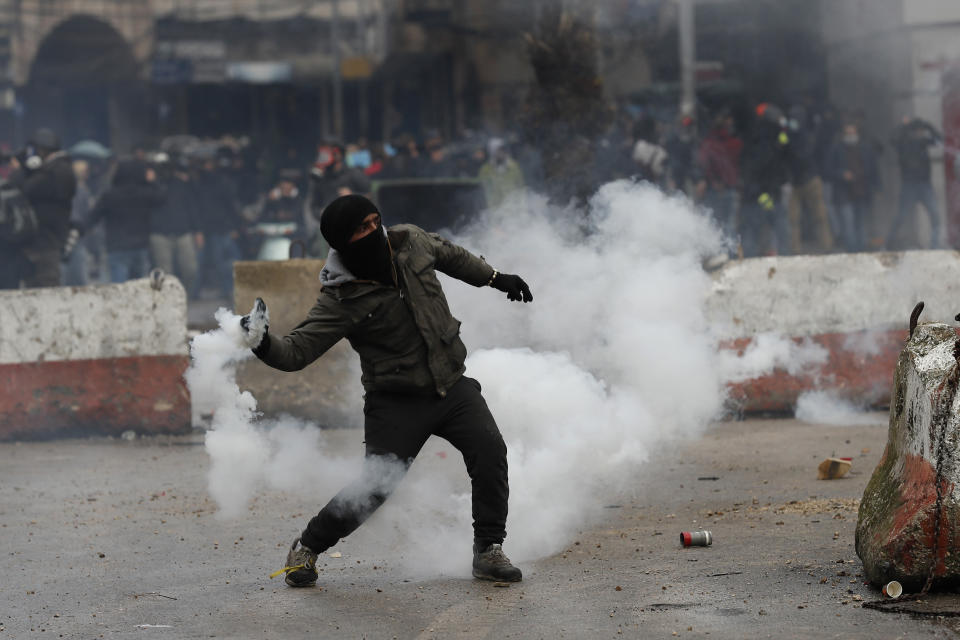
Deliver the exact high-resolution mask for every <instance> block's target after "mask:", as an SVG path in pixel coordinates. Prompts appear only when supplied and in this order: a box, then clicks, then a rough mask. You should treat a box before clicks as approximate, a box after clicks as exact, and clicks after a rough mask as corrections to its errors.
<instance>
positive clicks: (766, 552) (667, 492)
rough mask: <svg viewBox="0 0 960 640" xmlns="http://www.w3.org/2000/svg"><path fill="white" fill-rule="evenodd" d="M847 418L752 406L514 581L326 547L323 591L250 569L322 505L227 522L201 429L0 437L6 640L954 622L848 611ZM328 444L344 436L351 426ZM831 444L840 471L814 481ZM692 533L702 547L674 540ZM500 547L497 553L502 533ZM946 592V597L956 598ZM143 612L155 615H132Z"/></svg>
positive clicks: (866, 465) (853, 574)
mask: <svg viewBox="0 0 960 640" xmlns="http://www.w3.org/2000/svg"><path fill="white" fill-rule="evenodd" d="M877 418H878V421H877V424H876V425H874V426H861V427H831V426H822V425H809V424H803V423H799V422H797V421H794V420H749V421H744V422H731V423H722V424H718V425H715V426H714V427H713V428H712V429H711V430H710V431H709V432H708V434H707V435H706V436H704V437H702V438H700V439H698V440H696V441H692V442H688V443H686V444H684V445H683V446H678V447H676V448H673V449H670V450H665V451H662V452H661V453H660V455H658V456H657V458H656V461H654V462H650V463H648V464H646V465H643V466H642V467H641V468H639V469H637V470H636V473H635V474H634V477H633V478H631V479H630V482H629V483H628V485H629V487H630V488H629V490H628V491H626V492H621V493H619V494H611V495H610V496H609V498H608V499H606V500H607V502H606V504H605V505H604V506H606V507H607V508H606V509H605V510H604V513H605V514H606V519H605V521H603V522H600V523H598V524H597V525H596V526H594V527H593V528H590V529H588V530H584V531H582V532H580V534H579V535H577V536H576V538H575V539H572V540H570V542H569V544H568V545H567V548H566V549H565V550H564V551H563V552H561V553H559V554H556V555H553V556H551V557H547V558H543V559H541V560H539V561H537V562H534V563H527V564H524V565H523V569H524V581H523V582H522V583H520V584H514V585H512V586H509V587H499V586H496V585H493V584H490V583H485V582H480V581H475V580H473V579H471V578H470V577H469V574H468V571H469V568H468V559H465V562H464V573H463V575H454V576H439V577H432V578H418V579H411V577H410V576H408V575H405V574H404V572H403V571H402V570H401V569H400V568H399V567H398V565H397V563H392V562H391V557H392V554H396V553H404V552H406V553H430V552H440V550H436V549H430V546H429V541H425V543H424V547H423V548H422V549H414V550H410V549H406V550H403V549H399V550H398V549H377V550H370V549H364V548H362V545H360V544H359V543H356V542H351V540H349V539H348V540H347V541H345V542H344V543H342V545H341V546H339V547H338V548H337V550H338V551H339V552H340V554H341V555H340V557H336V558H334V557H330V555H329V554H325V555H324V556H323V557H321V564H322V565H323V570H322V572H321V574H320V582H319V587H318V588H314V589H299V590H298V589H289V588H287V587H286V586H285V585H283V583H282V582H279V583H278V580H269V579H268V578H267V575H268V574H269V573H270V572H271V571H273V570H274V569H276V568H278V567H279V566H281V565H282V561H283V557H284V553H285V550H284V547H285V545H286V544H288V543H289V540H288V538H289V537H290V533H291V532H296V531H297V530H298V528H299V527H300V526H302V524H303V522H304V521H305V519H306V518H307V517H309V515H310V514H311V513H312V512H313V511H315V510H316V508H317V507H318V506H319V505H317V504H315V499H311V497H310V495H309V491H304V492H302V493H299V494H295V495H291V494H279V493H265V494H261V495H260V496H258V498H257V500H256V501H255V502H254V504H253V505H252V506H251V508H250V517H249V518H245V519H241V520H240V521H232V522H231V521H222V520H220V519H218V518H216V517H215V516H214V510H215V509H214V505H213V504H212V502H211V501H210V500H209V498H208V497H207V495H206V489H205V486H206V481H205V476H204V474H205V471H206V468H207V457H206V453H205V451H204V449H203V447H202V446H199V445H200V443H201V442H202V438H201V437H200V436H194V437H186V438H179V439H170V438H140V439H137V440H135V441H123V440H67V441H56V442H45V443H6V444H2V445H0V553H2V555H0V571H2V576H3V579H2V581H0V602H2V603H3V607H2V608H0V640H2V639H3V638H58V637H63V638H127V637H131V638H133V637H135V638H147V637H156V638H212V637H219V638H307V637H309V638H451V637H453V638H456V637H464V638H622V637H633V638H640V637H643V638H661V637H666V638H671V637H698V638H699V637H707V636H709V637H710V638H767V637H770V638H774V637H775V638H812V637H816V638H877V637H882V638H885V639H893V638H908V637H909V638H916V637H919V636H923V637H937V638H953V637H955V634H954V631H953V630H952V629H951V628H950V627H949V626H947V622H945V621H943V620H939V621H938V620H936V619H913V618H910V617H908V616H905V615H900V614H891V613H881V612H877V611H873V610H870V609H864V608H862V607H861V601H864V600H871V599H875V598H878V597H879V594H878V593H877V592H876V591H875V590H873V589H872V588H871V587H869V586H866V585H865V584H864V583H863V578H862V576H861V575H860V573H861V565H860V562H859V560H858V559H857V557H856V555H855V553H854V549H853V532H854V527H855V524H856V508H857V501H858V500H859V497H860V495H861V493H862V491H863V488H864V486H865V485H866V482H867V480H868V478H869V476H870V473H871V472H872V470H873V468H874V466H875V465H876V463H877V461H878V459H879V457H880V454H881V453H882V450H883V446H884V444H885V442H886V425H885V416H883V415H878V416H877ZM336 440H337V441H338V442H340V443H341V446H343V447H344V448H345V450H348V451H359V448H358V444H357V443H358V441H359V435H358V434H357V433H356V432H342V433H340V434H339V435H338V436H337V438H336ZM828 455H840V456H852V457H854V465H853V468H852V473H851V475H849V476H848V477H846V478H843V479H840V480H833V481H818V480H817V479H816V467H817V464H818V463H819V462H820V461H821V460H822V459H823V458H824V457H826V456H828ZM700 527H703V528H706V529H709V530H710V531H712V532H713V536H714V543H713V545H712V546H711V547H705V548H704V547H699V548H690V549H683V548H681V546H680V544H679V533H680V532H681V531H684V530H691V529H697V528H700ZM508 551H509V548H508ZM957 608H958V609H960V601H958V607H957ZM141 625H153V626H141Z"/></svg>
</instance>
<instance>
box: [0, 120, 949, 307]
mask: <svg viewBox="0 0 960 640" xmlns="http://www.w3.org/2000/svg"><path fill="white" fill-rule="evenodd" d="M612 123H613V124H612V125H611V127H610V129H609V131H608V132H607V133H606V135H604V136H603V137H602V138H601V139H599V140H596V141H594V143H593V144H594V155H593V159H592V160H591V161H590V163H589V164H590V166H585V167H584V171H588V172H590V173H591V180H592V181H593V182H594V183H595V184H597V185H599V184H602V183H604V182H606V181H609V180H613V179H621V178H626V179H636V180H645V181H649V182H651V183H653V184H656V185H657V186H659V187H660V188H662V189H664V190H665V191H667V192H671V193H683V194H685V195H686V196H687V197H689V198H690V199H691V200H693V201H694V202H696V203H698V204H699V205H700V206H702V207H704V209H705V210H706V211H708V212H709V214H710V215H712V216H713V217H714V218H715V220H716V221H717V223H718V224H719V225H720V226H721V227H722V228H723V229H724V230H725V231H726V233H727V234H728V235H729V236H730V237H731V238H733V239H734V240H735V242H734V243H733V246H735V247H736V248H735V249H734V250H733V251H732V252H731V253H732V254H734V255H736V254H739V255H742V256H745V257H751V256H760V255H788V254H800V253H826V252H834V251H846V252H854V251H863V250H879V249H885V248H892V247H893V244H894V242H895V241H896V238H897V233H898V230H899V228H900V227H901V225H903V224H904V223H905V222H906V221H907V220H908V219H911V216H912V215H913V214H914V212H915V210H916V208H917V205H920V206H921V207H922V208H923V209H924V210H925V212H926V214H927V215H928V216H929V218H930V226H931V228H932V231H933V233H932V241H931V247H932V248H936V247H939V246H940V244H941V237H942V222H941V212H940V211H939V209H938V206H937V202H936V198H935V195H934V190H933V186H932V183H931V157H930V150H931V148H933V147H935V146H937V145H940V144H942V137H941V135H940V133H939V132H938V131H937V130H936V129H935V128H934V127H933V126H932V125H930V124H929V123H927V122H924V121H922V120H918V119H913V118H904V120H903V122H902V124H901V125H900V126H899V128H897V129H896V130H895V131H891V132H887V134H886V135H885V136H876V135H872V134H870V133H868V132H865V131H864V130H863V117H862V114H855V113H854V114H840V113H837V112H836V111H835V110H833V109H831V108H830V107H823V108H815V107H813V106H811V105H810V104H798V105H794V106H791V107H789V108H787V109H783V108H780V107H779V106H777V105H774V104H770V103H762V104H758V105H754V106H751V107H750V109H747V110H744V109H739V110H728V109H719V110H716V111H714V112H713V113H709V114H701V115H700V117H699V119H698V120H695V119H693V118H692V117H689V116H684V117H677V118H673V119H671V118H666V119H665V118H658V117H655V116H654V115H652V113H650V112H644V111H642V110H633V111H628V110H626V109H624V110H622V111H621V112H620V113H619V115H617V116H616V117H614V118H613V119H612ZM888 152H890V153H894V154H895V155H896V158H897V161H898V166H899V172H900V201H899V207H898V209H897V214H896V216H895V219H894V221H893V223H892V225H891V226H890V228H889V229H888V230H886V231H887V233H886V234H885V236H886V237H885V238H884V239H883V240H881V241H880V242H877V241H875V240H873V239H872V238H871V237H868V233H867V228H868V227H869V228H875V227H876V225H875V224H874V221H873V213H872V212H873V200H874V197H875V196H876V194H877V193H878V192H879V190H880V186H881V185H880V172H879V170H878V157H879V156H880V155H881V154H883V153H888ZM8 160H9V166H7V167H6V168H5V169H4V172H5V175H4V178H5V180H6V183H7V184H12V185H16V186H17V187H19V189H20V190H21V191H22V193H23V195H24V196H25V197H26V199H27V200H28V201H29V202H30V204H31V205H32V207H33V209H34V211H35V212H36V217H37V218H38V220H39V223H40V229H39V231H38V232H37V233H36V234H34V235H33V236H32V237H30V238H29V239H27V240H25V241H22V242H18V243H11V242H9V241H7V242H6V246H3V245H4V242H5V241H3V240H2V239H0V287H3V288H13V287H18V286H55V285H60V284H65V285H84V284H88V283H90V282H109V281H112V282H122V281H124V280H126V279H129V278H136V277H142V276H145V275H147V273H148V272H149V270H150V269H151V268H154V267H158V268H160V269H163V270H164V271H165V272H169V273H174V274H176V275H177V276H178V277H179V278H180V279H181V281H182V282H183V283H184V286H185V287H186V288H187V290H188V292H189V294H190V296H191V297H194V298H196V297H199V296H201V295H203V296H217V297H223V298H226V299H230V298H231V297H232V291H231V289H232V264H233V262H234V261H235V260H238V259H241V258H247V259H253V258H257V257H261V258H262V257H264V253H263V247H264V243H265V241H266V238H268V237H270V236H272V235H282V236H285V237H286V238H287V239H289V240H292V241H293V244H294V245H296V246H298V247H299V254H302V255H307V256H316V257H323V256H324V255H325V253H326V247H325V246H324V244H323V242H322V238H321V237H320V234H319V233H318V232H317V226H318V224H317V220H318V219H319V214H320V212H321V211H322V209H323V207H324V206H325V204H326V203H327V202H330V201H331V200H332V199H334V198H336V197H337V196H338V195H343V194H346V193H365V194H369V193H370V192H371V189H372V185H373V184H374V182H375V181H382V180H395V179H411V178H413V179H421V180H427V181H429V180H439V179H448V178H460V179H470V180H476V181H477V182H478V183H479V184H480V185H482V188H483V191H484V193H485V195H486V204H487V206H497V205H499V204H500V203H501V202H503V201H504V200H505V199H506V198H507V197H508V196H509V194H510V193H511V192H514V191H517V190H520V189H522V188H524V187H526V188H530V189H532V190H535V191H540V190H543V188H544V184H545V180H546V179H547V178H545V176H544V170H543V165H542V162H541V158H540V156H539V154H538V152H537V150H536V148H535V147H534V146H533V145H532V144H530V141H528V140H523V139H522V138H521V137H519V136H516V135H506V136H504V137H491V136H485V135H479V134H469V135H466V136H463V137H462V138H460V139H456V140H446V139H444V138H443V137H442V136H441V135H439V134H438V133H435V132H427V133H426V134H424V135H423V136H420V137H419V138H418V137H415V136H412V135H401V136H399V137H397V138H396V139H394V140H391V141H390V142H378V143H372V142H369V141H366V140H358V141H354V142H351V143H349V144H338V143H321V144H319V145H318V146H317V147H315V149H311V150H310V152H309V155H307V154H304V153H303V152H298V151H297V149H296V148H294V147H291V148H289V149H281V150H280V151H279V152H278V151H277V150H276V149H274V150H267V149H266V148H264V147H261V146H258V144H257V142H256V141H251V140H249V139H246V138H224V139H220V140H198V139H195V138H191V137H189V136H178V137H175V138H170V139H166V140H163V141H160V142H159V143H158V144H157V145H156V148H143V149H140V150H138V151H136V152H135V153H133V154H131V155H129V156H123V157H115V156H114V155H113V154H112V153H111V152H110V151H109V150H107V149H104V148H103V147H101V146H100V145H98V144H96V143H95V142H90V141H88V142H83V143H80V144H78V145H74V146H73V147H71V148H70V149H66V150H65V149H62V148H61V145H60V142H59V140H58V138H57V135H56V134H55V132H53V131H50V130H47V129H41V130H39V131H37V132H36V133H35V134H34V136H33V137H32V140H31V143H30V145H28V146H27V147H26V148H25V149H23V150H19V151H18V152H17V153H15V154H11V155H9V156H8ZM280 257H286V256H280Z"/></svg>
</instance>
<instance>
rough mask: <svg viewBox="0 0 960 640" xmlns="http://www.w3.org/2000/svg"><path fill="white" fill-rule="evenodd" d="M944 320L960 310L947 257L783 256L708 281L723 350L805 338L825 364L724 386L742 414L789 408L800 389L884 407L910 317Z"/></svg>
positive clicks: (743, 264)
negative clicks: (919, 314) (921, 310)
mask: <svg viewBox="0 0 960 640" xmlns="http://www.w3.org/2000/svg"><path fill="white" fill-rule="evenodd" d="M920 300H925V301H926V302H927V303H928V309H929V311H928V313H927V315H926V316H925V317H928V316H929V317H928V319H931V320H941V321H947V320H949V319H952V318H953V315H954V314H955V313H956V312H958V311H960V302H958V303H957V304H958V307H957V308H952V307H950V305H951V304H952V303H953V301H960V254H957V252H954V251H906V252H888V253H858V254H835V255H826V256H787V257H769V258H753V259H748V260H741V261H733V262H730V263H728V264H727V265H726V266H725V267H724V268H723V269H721V270H719V271H717V272H715V273H714V274H713V288H712V290H711V292H710V295H709V296H708V298H707V301H706V312H707V316H708V318H709V319H710V320H711V322H712V324H713V325H714V327H715V329H716V332H717V334H718V335H719V337H720V338H721V348H725V349H730V350H734V351H737V352H739V353H743V352H744V351H745V350H746V349H748V348H749V347H750V346H751V345H753V344H755V342H756V339H757V336H759V335H761V334H771V333H772V334H776V335H780V336H783V337H785V338H788V339H791V340H793V341H795V342H800V341H802V340H809V341H811V342H812V343H814V344H816V345H820V346H821V347H823V348H824V349H825V350H826V351H827V353H828V355H829V357H828V358H827V359H826V360H825V361H824V362H822V363H819V364H817V365H815V366H811V367H807V368H805V369H803V370H802V371H799V372H797V371H795V372H792V373H791V372H789V371H787V370H786V369H785V368H778V369H775V370H774V371H772V372H770V373H768V374H765V375H762V376H760V377H757V378H754V379H750V380H743V381H738V382H736V383H734V384H732V385H730V396H731V398H732V399H733V400H734V402H736V403H737V404H738V405H739V406H740V407H741V408H742V410H744V411H787V410H791V409H792V408H793V406H794V405H795V403H796V399H797V397H798V396H799V395H800V394H801V393H803V392H804V391H809V390H813V389H830V390H832V391H834V392H835V393H836V394H837V395H839V396H840V397H844V398H846V399H848V400H851V401H853V402H855V403H857V404H861V405H872V406H886V405H887V404H888V401H889V398H890V389H891V384H892V380H893V371H894V368H895V365H896V362H897V357H898V355H899V353H900V349H901V348H902V347H903V344H904V342H905V340H906V338H907V320H908V317H909V314H910V310H911V309H912V308H913V306H914V304H915V303H916V302H918V301H920Z"/></svg>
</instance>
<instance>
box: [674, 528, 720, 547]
mask: <svg viewBox="0 0 960 640" xmlns="http://www.w3.org/2000/svg"><path fill="white" fill-rule="evenodd" d="M680 544H682V545H683V546H684V547H709V546H710V545H712V544H713V534H711V533H710V532H709V531H703V530H700V531H692V532H691V531H684V532H683V533H681V534H680Z"/></svg>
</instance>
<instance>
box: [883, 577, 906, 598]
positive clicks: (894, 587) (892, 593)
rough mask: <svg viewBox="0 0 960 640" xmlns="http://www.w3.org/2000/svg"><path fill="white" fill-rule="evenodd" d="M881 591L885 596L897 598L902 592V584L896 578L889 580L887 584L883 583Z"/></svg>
mask: <svg viewBox="0 0 960 640" xmlns="http://www.w3.org/2000/svg"><path fill="white" fill-rule="evenodd" d="M881 591H882V592H883V595H885V596H887V597H888V598H899V597H900V595H901V594H902V593H903V586H902V585H901V584H900V583H899V582H897V581H896V580H891V581H890V582H888V583H887V584H885V585H883V589H881Z"/></svg>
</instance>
